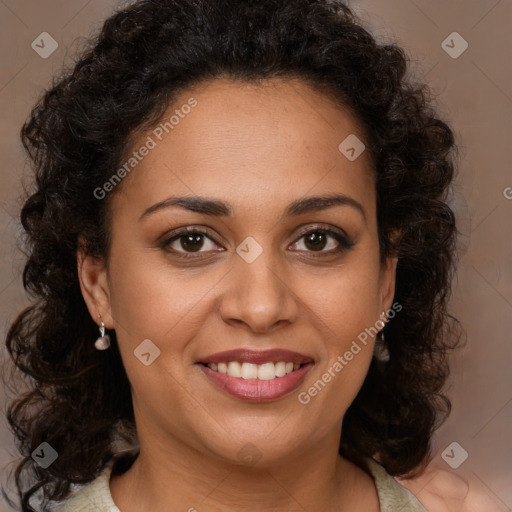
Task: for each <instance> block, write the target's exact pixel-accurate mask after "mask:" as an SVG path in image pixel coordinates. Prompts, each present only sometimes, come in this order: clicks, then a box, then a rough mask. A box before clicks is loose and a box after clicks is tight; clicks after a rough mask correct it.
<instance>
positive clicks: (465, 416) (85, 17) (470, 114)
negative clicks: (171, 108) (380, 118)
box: [0, 0, 512, 512]
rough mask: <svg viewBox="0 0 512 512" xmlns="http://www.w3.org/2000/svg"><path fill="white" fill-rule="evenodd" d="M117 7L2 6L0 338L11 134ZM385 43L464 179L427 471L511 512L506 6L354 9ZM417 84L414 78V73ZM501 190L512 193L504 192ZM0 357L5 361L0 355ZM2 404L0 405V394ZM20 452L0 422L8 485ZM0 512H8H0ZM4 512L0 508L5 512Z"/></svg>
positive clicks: (427, 3)
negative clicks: (450, 344)
mask: <svg viewBox="0 0 512 512" xmlns="http://www.w3.org/2000/svg"><path fill="white" fill-rule="evenodd" d="M119 5H120V3H119V2H115V1H112V0H110V1H108V0H88V1H87V0H73V1H69V0H68V1H65V0H43V1H38V2H36V1H34V0H0V51H1V58H2V67H1V69H0V109H1V114H2V115H1V119H0V155H1V172H0V206H1V209H0V244H1V248H2V249H1V255H0V308H1V309H0V312H1V324H0V327H1V329H2V333H1V334H2V339H4V338H5V332H6V331H7V328H8V326H9V323H10V322H11V321H12V320H13V319H14V317H15V315H16V314H17V313H18V312H19V311H20V310H21V309H22V307H23V306H24V305H25V304H26V301H27V299H26V298H25V295H24V293H23V290H22V287H21V284H20V283H21V277H20V272H21V269H22V265H23V260H22V256H21V253H20V252H19V251H18V250H17V248H16V237H17V236H19V225H18V221H17V212H18V208H19V200H18V197H19V195H20V193H21V190H22V189H21V176H22V175H24V174H26V172H27V168H26V164H25V157H24V154H23V152H22V151H21V144H20V142H19V137H18V132H19V129H20V127H21V125H22V123H23V121H24V120H25V118H26V117H27V115H28V113H29V111H30V108H31V106H32V105H33V103H34V102H35V100H36V98H37V97H38V95H39V94H40V93H41V91H42V88H43V87H46V86H47V85H48V84H49V80H50V77H51V76H53V75H54V74H55V73H56V72H58V71H59V69H60V68H61V65H62V63H63V62H65V63H66V64H68V65H69V64H71V63H72V55H73V53H74V50H75V49H76V48H77V44H79V43H80V38H83V37H86V36H87V35H88V34H90V33H91V31H93V30H97V29H99V28H100V26H101V22H102V20H104V19H105V18H106V17H107V16H108V15H109V14H110V13H111V12H112V11H113V9H114V8H116V6H119ZM350 5H351V6H352V7H353V8H354V9H355V11H356V12H357V13H358V14H360V15H361V16H362V18H363V19H364V20H365V23H366V25H367V28H369V29H370V30H371V31H372V32H373V33H374V34H375V35H376V36H377V37H378V38H379V39H380V40H381V41H389V40H396V41H398V42H399V43H400V44H402V45H403V46H404V47H405V48H406V50H407V52H408V54H409V56H410V58H411V60H412V70H413V71H414V73H423V76H426V79H427V81H428V82H429V83H430V84H431V86H432V87H433V88H434V91H435V93H436V103H437V106H438V109H439V112H440V114H441V116H442V117H443V118H445V119H447V120H448V121H449V122H450V123H451V124H452V126H453V127H454V129H455V132H456V136H457V138H458V143H459V146H460V149H461V152H460V162H459V168H460V175H459V177H458V180H457V188H456V193H455V196H454V200H453V204H454V206H455V208H456V211H457V214H458V217H459V224H460V230H461V231H462V236H461V250H460V257H461V261H460V266H459V271H458V276H457V279H456V283H455V289H454V296H453V301H452V309H453V313H454V314H455V315H456V316H457V317H458V318H459V319H460V320H461V321H462V323H463V324H464V326H465V328H466V331H467V345H466V347H465V348H464V349H463V350H461V351H460V352H459V353H458V354H456V355H455V356H454V357H453V370H452V375H451V378H450V388H449V396H450V398H451V399H452V402H453V412H452V415H451V417H450V419H449V420H448V421H447V423H446V424H445V425H444V426H443V427H442V428H441V429H440V430H439V432H438V433H437V436H436V439H435V445H434V450H435V457H434V460H433V463H432V464H433V465H434V466H435V467H439V468H442V469H445V470H450V471H454V472H455V473H457V474H458V475H461V476H463V477H465V478H469V477H471V478H473V480H474V481H476V482H477V483H478V485H479V486H480V488H481V491H482V492H485V493H487V494H489V496H492V498H493V500H494V501H496V503H498V506H499V509H500V510H504V511H505V510H512V486H511V485H510V483H511V482H512V465H511V462H510V461H511V459H512V442H511V432H512V386H511V383H512V378H511V374H512V372H511V371H510V364H511V360H512V358H511V353H512V348H511V347H512V340H511V334H510V333H511V325H510V323H511V319H512V230H511V220H512V199H507V198H506V195H508V197H510V198H512V189H508V187H512V172H511V169H510V161H511V159H512V149H511V146H512V144H511V142H512V141H511V133H512V130H511V128H512V126H511V125H512V87H511V85H512V66H511V65H510V62H511V54H512V41H511V30H510V27H511V25H512V1H511V0H464V1H462V0H448V1H446V0H391V1H390V0H387V1H382V0H353V1H351V2H350ZM454 31H456V32H458V33H459V34H460V35H461V36H462V37H463V38H464V39H465V40H466V41H467V42H468V44H469V47H468V49H467V50H466V51H465V52H464V53H463V54H461V55H460V56H459V57H458V58H455V59H454V58H452V57H450V56H449V55H448V54H447V53H446V52H445V51H444V50H443V48H442V47H441V43H442V42H443V41H444V40H445V39H446V37H447V36H448V35H449V34H451V33H452V32H454ZM42 32H48V33H49V34H51V35H52V37H53V38H54V39H55V40H56V41H57V42H58V45H59V46H58V48H57V50H56V51H55V52H54V53H53V54H52V55H51V56H49V57H48V58H47V59H43V58H41V57H40V56H39V55H38V54H37V53H36V52H35V51H34V50H33V49H32V48H31V43H32V41H34V39H36V37H37V36H39V34H41V33H42ZM420 78H421V75H420ZM507 190H508V192H509V193H508V194H507ZM0 357H5V351H4V349H3V348H2V349H1V351H0ZM0 402H1V403H2V405H3V402H4V398H3V395H2V394H0ZM452 441H457V442H458V443H459V444H460V445H461V446H462V447H463V448H464V449H465V450H466V451H467V452H468V454H469V456H468V458H467V460H466V461H465V462H464V463H463V464H462V465H461V466H460V467H459V468H457V469H456V470H451V469H450V467H449V466H448V465H447V464H446V463H445V461H444V460H443V459H442V458H441V453H442V452H443V450H444V449H445V448H446V447H447V446H448V445H449V444H450V443H451V442H452ZM14 456H15V449H14V446H13V440H12V437H11V435H10V434H9V432H8V431H7V429H6V426H5V419H4V417H3V415H1V419H0V470H1V471H2V475H4V476H3V478H5V473H6V471H7V469H8V468H10V467H12V466H11V464H10V463H11V461H12V460H13V458H14ZM2 507H3V508H2ZM8 510H10V509H9V508H8V507H7V505H3V504H1V503H0V511H1V512H6V511H8Z"/></svg>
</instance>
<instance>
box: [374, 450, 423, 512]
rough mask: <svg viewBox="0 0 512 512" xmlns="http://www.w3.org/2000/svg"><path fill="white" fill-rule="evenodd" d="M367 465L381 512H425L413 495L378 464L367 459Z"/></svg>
mask: <svg viewBox="0 0 512 512" xmlns="http://www.w3.org/2000/svg"><path fill="white" fill-rule="evenodd" d="M367 463H368V469H369V470H370V472H371V474H372V476H373V479H374V480H375V486H376V487H377V493H378V495H379V502H380V510H381V512H395V511H397V510H403V511H404V512H405V511H407V512H427V509H426V508H425V507H424V506H423V504H422V503H421V502H420V501H419V500H418V499H417V498H416V497H415V496H414V494H413V493H412V492H411V491H409V490H408V489H406V488H405V487H403V486H402V485H400V483H398V482H397V480H395V479H394V478H393V477H392V476H391V475H389V474H388V473H387V472H386V470H385V469H384V468H383V467H382V466H381V465H380V464H378V463H377V462H376V461H374V460H373V459H367ZM429 510H430V509H429Z"/></svg>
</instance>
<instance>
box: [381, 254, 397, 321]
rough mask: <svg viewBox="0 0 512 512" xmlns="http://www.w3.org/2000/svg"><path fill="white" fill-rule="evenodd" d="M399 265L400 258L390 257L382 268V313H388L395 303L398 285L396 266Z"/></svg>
mask: <svg viewBox="0 0 512 512" xmlns="http://www.w3.org/2000/svg"><path fill="white" fill-rule="evenodd" d="M397 264H398V256H390V257H388V258H386V260H385V261H384V263H383V264H382V266H381V273H380V300H381V311H388V310H389V309H390V308H391V305H392V303H393V297H394V296H395V283H396V266H397Z"/></svg>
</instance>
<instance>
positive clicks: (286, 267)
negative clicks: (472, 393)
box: [7, 0, 459, 512]
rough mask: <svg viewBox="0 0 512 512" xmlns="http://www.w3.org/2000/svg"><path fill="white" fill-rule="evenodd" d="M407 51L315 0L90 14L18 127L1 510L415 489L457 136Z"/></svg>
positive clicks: (407, 504) (242, 505) (267, 504)
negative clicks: (22, 171)
mask: <svg viewBox="0 0 512 512" xmlns="http://www.w3.org/2000/svg"><path fill="white" fill-rule="evenodd" d="M406 68H407V59H406V57H405V54H404V52H403V50H401V49H400V48H399V47H397V46H394V45H379V44H377V43H376V41H375V40H374V38H373V37H372V36H371V35H370V34H369V33H368V32H367V31H366V30H364V29H363V28H362V27H361V26H360V25H359V24H358V22H357V20H356V18H355V17H354V15H353V14H352V12H351V11H350V10H349V8H348V7H346V6H345V5H342V4H341V3H337V2H327V1H326V0H325V1H322V0H291V1H287V2H281V1H280V0H264V1H261V0H260V1H254V0H244V1H240V2H227V1H223V0H214V1H212V0H195V1H194V2H190V1H188V0H173V1H163V0H142V1H138V2H135V3H134V4H132V5H131V6H130V7H127V8H125V9H124V10H121V11H120V12H118V13H117V14H115V15H114V16H112V17H111V18H110V19H108V20H107V21H106V23H105V25H104V27H103V29H102V32H101V34H100V35H99V37H98V39H97V40H95V41H94V42H93V44H92V47H91V48H90V49H89V50H87V51H86V52H85V53H84V54H83V55H82V56H81V57H80V59H79V60H78V62H77V63H76V65H75V67H74V69H73V70H72V71H70V72H68V73H67V74H66V75H65V76H63V77H62V78H60V79H59V80H58V81H57V82H56V83H55V84H54V85H53V87H52V88H51V89H50V90H49V91H47V92H46V94H45V95H44V96H43V98H42V99H41V100H40V102H39V103H38V104H37V105H36V106H35V108H34V110H33V111H32V114H31V117H30V119H29V120H28V121H27V123H26V124H25V126H24V127H23V130H22V140H23V143H24V146H25V148H26V149H27V151H28V153H29V155H30V157H31V158H32V160H33V162H34V168H35V172H36V181H35V191H34V193H33V194H32V195H31V196H30V197H28V199H27V200H26V202H25V204H24V206H23V209H22V213H21V220H22V224H23V227H24V229H25V230H26V232H27V236H28V242H29V258H28V261H27V264H26V267H25V272H24V276H23V278H24V285H25V287H26V288H27V289H28V290H30V291H31V292H32V293H33V294H34V296H35V299H36V301H35V303H34V305H33V306H32V307H30V308H28V309H27V310H26V311H24V312H23V313H22V314H21V315H20V316H19V317H18V319H17V320H16V321H15V323H14V324H13V325H12V326H11V329H10V331H9V333H8V337H7V346H8V349H9V351H10V353H11V355H12V357H13V359H14V361H15V364H16V365H17V367H18V368H19V369H20V370H21V371H22V372H23V373H24V374H26V375H29V376H31V377H32V381H31V382H32V389H31V390H30V392H28V393H27V394H25V395H23V396H21V397H19V398H18V399H17V400H16V401H15V402H14V403H13V404H12V405H11V408H10V410H9V414H8V418H9V421H10V424H11V426H12V428H13V430H14V432H15V434H16V435H17V437H18V440H19V447H20V450H21V453H22V455H23V457H24V458H23V460H22V461H21V462H20V464H19V466H18V468H17V471H16V475H15V477H16V482H17V485H18V490H19V496H20V500H21V504H22V506H21V509H22V510H23V511H29V510H46V509H49V507H51V505H52V503H53V504H54V503H56V502H59V501H63V500H67V502H66V504H65V506H64V508H63V510H64V511H66V512H71V511H78V510H120V511H122V512H132V511H140V510H166V511H167V510H173V511H174V510H176V511H178V510H189V511H193V510H197V511H201V510H208V511H220V510H230V511H242V510H258V511H269V510H280V511H281V510H288V511H299V510H301V511H303V510H309V511H320V510H322V511H331V510H347V511H360V510H365V511H371V512H376V511H379V510H381V511H391V510H392V511H395V510H408V511H422V510H426V508H425V507H424V505H423V504H422V503H420V501H419V500H418V499H417V498H415V497H414V495H413V494H412V493H410V492H409V491H407V490H406V489H405V487H403V486H402V485H400V484H398V482H397V480H395V479H394V478H393V477H397V478H399V477H401V478H403V479H406V478H410V477H414V476H416V475H419V474H421V472H422V471H423V469H424V468H425V466H426V465H427V463H428V460H429V449H430V439H431V436H432V433H433V432H434V430H435V429H436V428H437V427H438V425H439V424H440V423H441V422H442V421H443V420H444V418H445V417H446V416H447V414H448V412H449V407H450V404H449V401H448V400H447V398H446V397H445V396H444V395H443V394H442V387H443V384H444V382H445V379H446V377H447V374H448V368H447V364H446V354H447V351H448V350H449V349H450V348H453V347H454V346H455V345H456V343H457V340H458V337H459V336H458V330H457V322H456V321H455V320H454V319H453V318H452V317H450V315H449V314H448V313H447V301H448V297H449V291H450V281H451V275H452V272H453V266H454V247H455V233H456V229H455V223H454V215H453V212H452V210H451V209H450V207H449V206H448V205H447V203H446V196H447V193H448V190H449V188H448V187H449V185H450V183H451V181H452V178H453V174H454V164H453V151H454V149H455V145H454V139H453V134H452V131H451V130H450V128H449V127H448V126H447V125H446V124H445V123H444V122H443V121H442V120H440V119H438V118H437V117H436V114H435V112H434V111H433V110H432V108H431V107H430V106H429V104H428V101H427V99H428V89H427V87H426V86H424V85H413V84H411V83H410V82H408V81H407V80H406V79H405V78H404V75H405V72H406ZM120 442H127V443H128V446H129V447H130V446H131V448H130V449H128V450H124V451H123V450H122V448H121V447H120V444H119V443H120ZM403 481H405V480H403ZM73 484H86V485H85V486H84V487H82V488H80V489H77V490H76V494H75V495H74V496H72V493H71V491H72V490H74V489H73V488H72V487H71V486H72V485H73ZM40 492H42V493H43V494H42V495H41V496H38V493H40ZM41 497H42V500H40V498H41ZM34 507H35V508H34Z"/></svg>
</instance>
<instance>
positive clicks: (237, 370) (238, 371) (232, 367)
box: [228, 361, 242, 377]
mask: <svg viewBox="0 0 512 512" xmlns="http://www.w3.org/2000/svg"><path fill="white" fill-rule="evenodd" d="M228 375H229V376H230V377H241V376H242V365H241V364H240V363H239V362H237V361H230V362H229V363H228Z"/></svg>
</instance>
